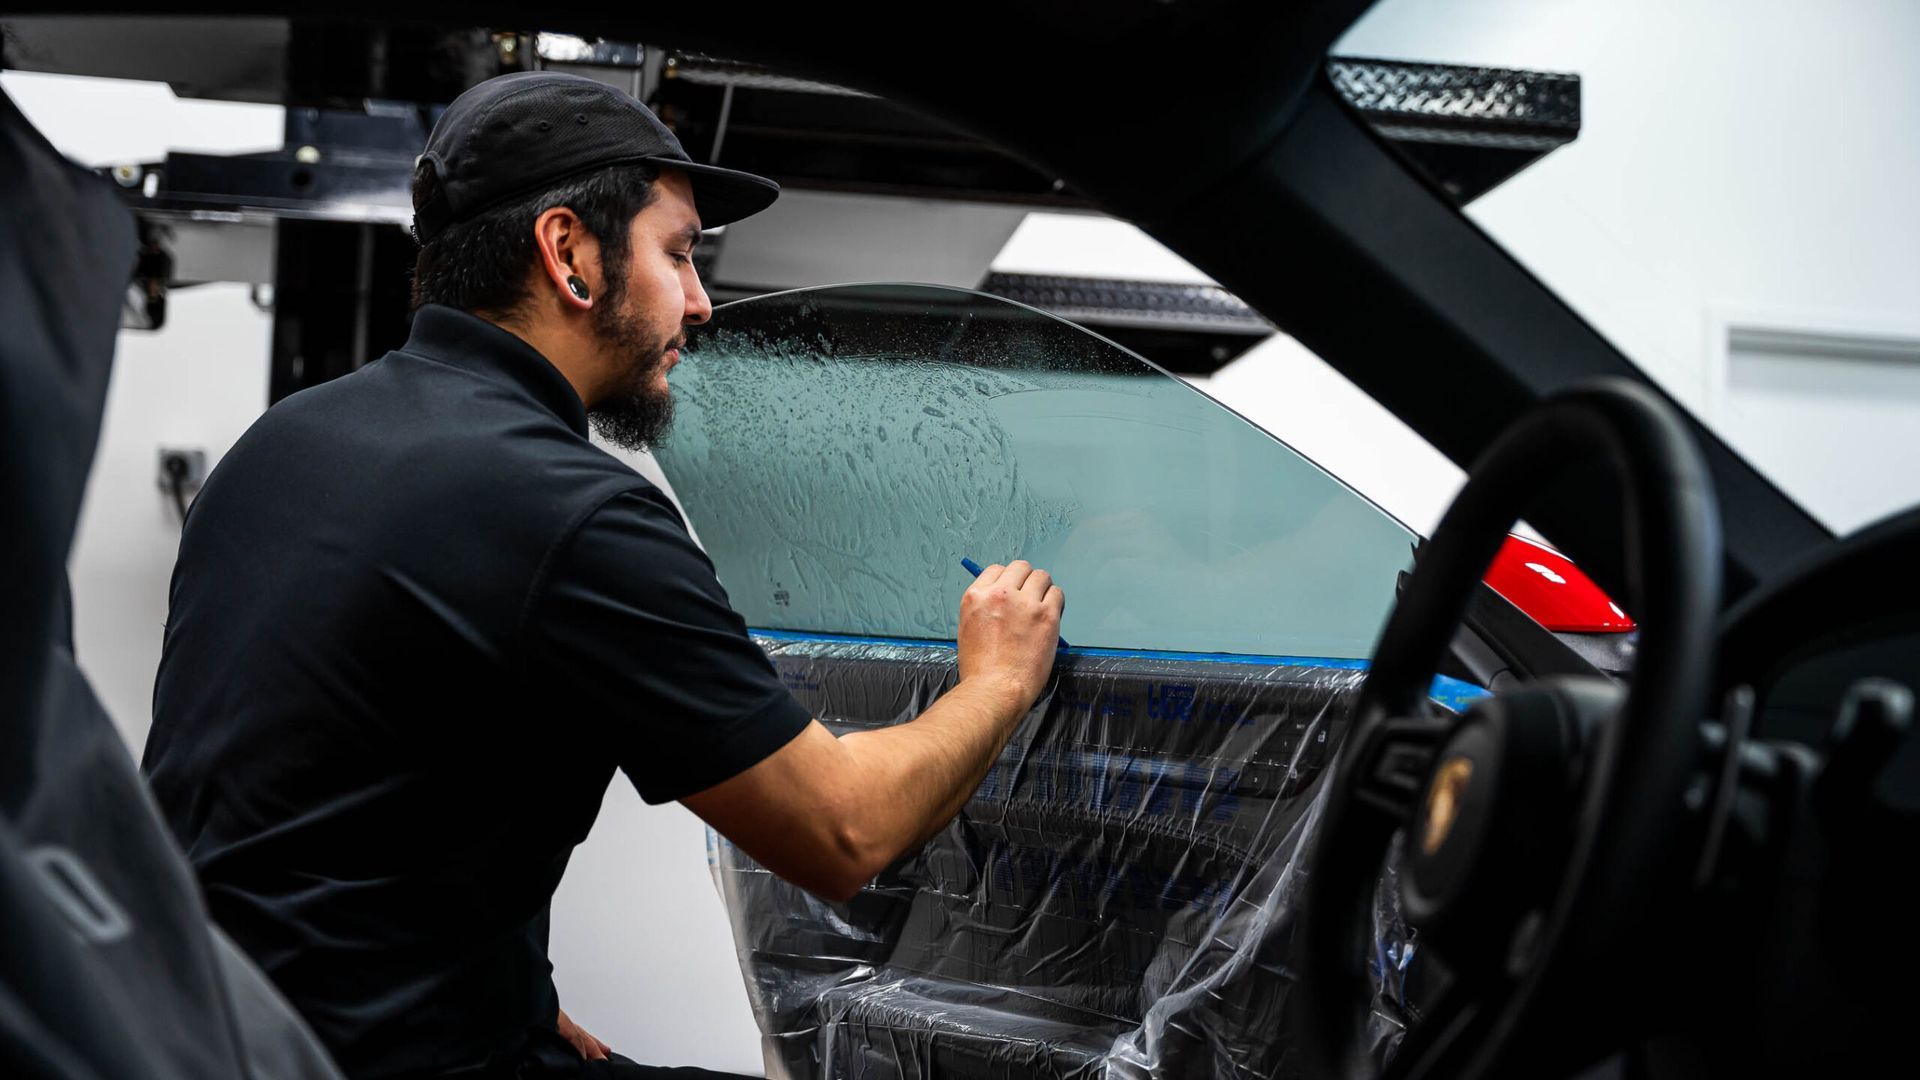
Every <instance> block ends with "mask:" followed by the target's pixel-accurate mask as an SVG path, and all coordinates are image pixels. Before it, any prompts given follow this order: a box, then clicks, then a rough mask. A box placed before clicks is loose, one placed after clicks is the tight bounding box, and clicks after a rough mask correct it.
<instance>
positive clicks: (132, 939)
mask: <svg viewBox="0 0 1920 1080" xmlns="http://www.w3.org/2000/svg"><path fill="white" fill-rule="evenodd" d="M133 261H134V222H133V219H132V216H131V214H130V213H129V212H128V210H127V209H126V208H125V207H124V206H122V205H121V204H120V202H119V200H118V198H117V197H116V196H115V194H114V192H113V189H112V185H111V184H110V183H109V182H107V181H106V180H105V179H103V178H102V177H100V176H97V175H95V174H94V173H92V172H91V171H89V170H86V169H83V168H80V167H78V166H76V165H74V164H72V163H71V162H68V161H66V160H65V159H64V158H62V157H61V156H60V154H59V153H58V152H57V151H56V150H55V149H54V148H53V146H52V145H51V144H49V143H48V142H47V141H46V140H45V139H44V138H42V137H41V135H40V134H39V132H37V131H35V130H34V129H33V127H32V125H31V124H29V123H28V122H27V119H26V117H25V116H23V115H22V114H21V113H20V111H19V109H18V108H17V107H15V105H14V103H13V101H12V100H11V99H10V98H8V97H7V96H6V94H5V92H4V91H0V310H3V311H4V312H5V318H4V320H0V506H4V507H5V508H6V516H5V520H4V524H3V525H0V936H3V938H4V942H5V946H4V948H3V949H0V1076H6V1077H9V1078H23V1080H24V1078H33V1077H61V1078H67V1080H72V1078H92V1077H97V1078H102V1080H107V1078H111V1080H121V1078H139V1077H180V1078H192V1080H208V1078H221V1077H254V1078H259V1080H305V1078H331V1077H337V1076H338V1075H339V1073H338V1072H337V1071H336V1070H335V1069H334V1067H333V1065H332V1063H331V1062H330V1061H329V1060H328V1058H327V1055H326V1052H325V1051H324V1050H323V1049H322V1048H321V1046H320V1044H319V1043H318V1041H317V1040H315V1038H314V1037H313V1035H312V1033H311V1032H310V1031H309V1030H308V1029H307V1027H306V1025H305V1024H304V1023H302V1022H301V1021H300V1019H299V1018H298V1017H297V1016H296V1015H295V1014H294V1012H293V1011H292V1009H291V1008H290V1007H289V1006H288V1005H287V1003H286V1001H285V999H283V998H282V997H281V996H280V995H279V994H278V993H277V992H276V991H275V990H274V989H273V987H272V986H271V985H270V984H269V983H268V982H267V980H266V979H265V977H263V976H262V975H261V974H260V972H259V971H258V970H257V969H256V968H255V967H254V966H253V965H252V964H251V963H250V962H248V961H247V959H246V958H245V957H244V956H243V955H242V954H241V953H240V952H239V950H238V949H236V948H235V947H234V945H233V944H232V942H230V941H229V940H228V939H227V938H226V937H225V936H224V935H222V934H221V933H220V932H219V931H218V930H217V929H216V928H214V926H213V925H212V924H211V923H210V922H209V921H208V919H207V914H206V910H205V908H204V906H203V905H202V903H201V899H200V893H199V889H198V886H197V885H196V884H195V882H194V879H193V874H192V872H191V870H190V869H189V868H188V866H187V864H186V862H185V860H184V859H183V858H182V857H181V855H180V853H179V851H178V849H177V848H176V847H175V846H174V843H173V841H172V838H171V837H170V836H169V835H168V833H167V830H166V828H165V826H164V825H163V824H162V823H161V821H160V818H159V816H158V815H157V814H156V812H155V810H154V807H153V804H152V801H151V799H150V798H149V797H148V795H147V791H146V787H145V784H144V782H143V781H142V780H141V778H140V775H139V773H138V771H137V770H136V768H135V766H134V762H133V758H132V756H131V755H130V754H129V753H128V750H127V748H126V746H125V745H124V744H123V743H122V741H121V739H120V736H119V734H118V733H117V731H116V730H115V728H114V726H113V724H112V723H111V721H110V720H109V719H108V717H107V715H106V713H105V712H104V710H103V709H102V708H101V706H100V703H99V701H98V700H97V699H96V698H95V697H94V695H93V692H92V690H91V689H90V688H89V686H88V684H87V680H86V678H85V677H84V676H83V675H82V674H81V672H80V669H79V667H78V665H77V664H76V663H75V661H74V657H73V652H72V643H71V633H70V627H69V625H68V624H69V621H70V619H69V614H68V610H69V605H68V604H67V602H66V594H65V586H64V582H65V573H64V568H65V563H66V558H67V552H68V548H69V546H70V544H71V542H72V539H73V530H74V525H75V522H76V520H77V518H78V516H79V509H80V500H81V493H82V490H83V488H84V486H85V483H86V477H87V470H88V468H89V466H90V464H91V462H92V459H93V452H94V444H95V441H96V439H97V437H98V435H99V430H100V417H101V410H102V407H103V405H104V401H105V396H106V387H107V375H108V370H109V367H110V365H111V362H112V358H113V346H114V338H115V334H116V333H117V331H118V328H119V312H120V305H121V303H122V300H123V298H124V296H125V294H126V289H127V282H128V279H129V274H130V271H131V269H132V267H133ZM155 632H156V633H157V632H158V628H155Z"/></svg>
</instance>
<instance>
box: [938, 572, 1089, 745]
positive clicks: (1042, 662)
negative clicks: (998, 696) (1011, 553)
mask: <svg viewBox="0 0 1920 1080" xmlns="http://www.w3.org/2000/svg"><path fill="white" fill-rule="evenodd" d="M1066 603H1067V598H1066V594H1064V593H1062V592H1061V591H1060V586H1058V585H1055V584H1054V583H1053V577H1052V576H1051V575H1050V574H1048V573H1047V572H1046V571H1045V570H1036V569H1034V568H1033V565H1032V564H1031V563H1028V562H1027V561H1026V560H1025V559H1015V560H1014V561H1013V562H1011V563H1009V564H1007V565H1006V566H1001V565H999V564H998V563H996V564H994V565H992V566H989V567H987V568H986V569H985V570H982V571H980V576H979V577H977V578H975V579H973V584H972V585H971V586H970V587H968V589H967V591H966V592H965V593H964V594H962V595H961V597H960V641H959V645H960V681H961V682H962V683H967V682H974V683H987V684H990V685H993V686H997V687H1001V688H1004V690H1005V692H1006V694H1007V698H1008V700H1009V701H1010V702H1012V703H1013V707H1014V709H1015V710H1017V711H1019V712H1025V711H1026V709H1027V708H1028V707H1029V706H1031V705H1032V704H1033V700H1034V699H1035V698H1037V697H1039V696H1040V691H1041V690H1042V689H1044V688H1045V687H1046V685H1047V673H1048V672H1050V671H1052V670H1053V654H1054V652H1055V650H1056V649H1057V648H1058V646H1059V644H1060V613H1061V611H1063V610H1064V609H1065V607H1066Z"/></svg>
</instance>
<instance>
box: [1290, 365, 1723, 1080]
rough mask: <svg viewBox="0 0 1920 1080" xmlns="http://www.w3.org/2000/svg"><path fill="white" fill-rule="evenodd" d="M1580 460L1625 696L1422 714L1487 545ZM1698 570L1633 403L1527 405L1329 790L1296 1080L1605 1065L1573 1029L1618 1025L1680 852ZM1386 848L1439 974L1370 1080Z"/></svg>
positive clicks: (1592, 695) (1658, 410)
mask: <svg viewBox="0 0 1920 1080" xmlns="http://www.w3.org/2000/svg"><path fill="white" fill-rule="evenodd" d="M1596 457H1597V458H1599V459H1601V460H1603V461H1604V462H1606V463H1607V464H1609V465H1610V466H1611V467H1612V469H1613V471H1614V472H1615V473H1616V474H1617V476H1618V477H1619V480H1620V487H1621V490H1622V493H1623V496H1624V503H1625V505H1624V507H1623V509H1624V515H1623V527H1624V528H1623V531H1624V533H1625V537H1626V568H1627V577H1628V581H1627V586H1628V592H1629V596H1630V603H1631V610H1632V611H1633V612H1634V613H1635V616H1636V617H1637V619H1638V620H1639V623H1640V626H1641V636H1640V643H1639V648H1638V651H1637V657H1636V663H1635V667H1634V671H1633V675H1632V685H1631V687H1630V688H1629V689H1627V690H1625V691H1624V694H1623V693H1622V691H1621V690H1620V689H1619V687H1618V686H1616V685H1615V684H1613V683H1611V682H1609V681H1607V680H1604V679H1597V678H1596V679H1584V680H1575V679H1555V680H1542V681H1539V682H1534V683H1530V684H1527V685H1524V686H1521V687H1519V688H1517V689H1515V690H1513V691H1511V692H1505V693H1501V694H1498V695H1496V696H1492V697H1489V698H1484V699H1481V700H1480V701H1478V702H1476V703H1475V704H1473V705H1472V706H1471V707H1469V708H1467V709H1466V710H1465V711H1464V712H1462V713H1461V714H1460V715H1458V716H1452V715H1436V713H1438V712H1439V710H1437V709H1434V708H1433V707H1432V706H1430V705H1429V704H1428V703H1427V693H1428V685H1429V683H1430V682H1431V680H1432V678H1433V675H1434V673H1435V671H1436V669H1437V668H1438V667H1439V665H1440V661H1441V659H1442V657H1443V656H1444V655H1445V653H1446V650H1447V648H1448V645H1449V643H1450V642H1451V640H1452V638H1453V636H1454V633H1455V629H1456V627H1457V626H1458V624H1459V622H1460V619H1461V616H1462V615H1463V613H1464V612H1465V610H1466V606H1467V603H1468V600H1469V598H1470V597H1471V596H1472V594H1473V591H1474V590H1475V589H1476V588H1478V587H1479V583H1480V579H1481V577H1482V575H1483V574H1484V573H1485V572H1486V568H1487V565H1488V563H1490V562H1491V561H1492V559H1493V556H1494V554H1495V552H1496V551H1497V550H1498V549H1499V547H1500V544H1501V543H1502V541H1503V540H1504V539H1505V537H1506V534H1507V531H1508V529H1509V528H1510V527H1511V526H1512V523H1513V522H1514V521H1515V520H1516V519H1517V518H1518V517H1519V516H1520V514H1521V513H1522V511H1524V510H1525V508H1526V506H1527V504H1528V502H1529V501H1530V500H1531V498H1532V497H1533V496H1534V495H1536V494H1537V493H1539V492H1540V491H1542V490H1543V489H1544V488H1545V487H1546V485H1547V484H1548V483H1549V482H1551V481H1553V480H1554V479H1555V478H1556V477H1557V476H1559V475H1560V474H1561V473H1562V472H1563V471H1564V470H1565V469H1566V468H1567V466H1569V465H1572V464H1575V463H1581V462H1585V461H1591V460H1593V459H1594V458H1596ZM1719 560H1720V545H1719V516H1718V508H1717V504H1716V503H1715V500H1714V496H1713V488H1712V483H1711V480H1710V478H1709V476H1708V473H1707V469H1706V464H1705V461H1704V460H1703V459H1702V457H1701V454H1700V450H1699V448H1698V446H1697V445H1696V444H1695V443H1694V441H1693V439H1692V436H1691V435H1690V433H1689V432H1688V431H1687V428H1686V426H1685V424H1684V423H1683V422H1682V420H1681V419H1680V417H1679V416H1678V415H1677V414H1676V412H1675V410H1674V408H1673V406H1672V405H1670V404H1668V403H1667V402H1666V401H1665V400H1663V399H1662V398H1661V397H1660V396H1659V395H1657V394H1655V393H1654V392H1653V391H1651V390H1649V389H1647V388H1645V387H1642V386H1640V385H1638V384H1635V383H1631V382H1628V381H1626V380H1606V381H1601V382H1596V383H1591V384H1586V385H1583V386H1582V387H1580V388H1577V389H1574V390H1571V391H1569V392H1565V393H1562V394H1559V395H1556V396H1554V397H1551V398H1549V399H1547V400H1546V401H1545V402H1543V403H1542V404H1541V405H1540V406H1539V407H1538V408H1536V409H1535V410H1534V411H1532V412H1531V413H1529V414H1528V415H1527V416H1525V417H1524V418H1522V419H1521V421H1520V422H1519V423H1517V424H1516V425H1514V426H1513V427H1512V428H1511V429H1509V430H1508V431H1507V432H1506V433H1505V434H1504V435H1502V436H1501V437H1500V439H1499V440H1498V441H1496V442H1495V443H1494V445H1493V446H1492V447H1491V448H1490V449H1488V451H1487V452H1486V454H1485V455H1484V456H1483V457H1482V458H1481V460H1480V461H1479V462H1478V463H1477V464H1475V466H1474V468H1473V470H1472V473H1471V475H1470V476H1469V477H1468V479H1467V483H1466V486H1465V487H1464V488H1463V489H1462V490H1461V492H1460V495H1459V497H1458V498H1457V499H1455V500H1454V503H1453V505H1452V506H1451V507H1450V508H1449V509H1448V510H1447V513H1446V517H1445V518H1444V519H1443V520H1442V521H1441V523H1440V526H1439V528H1438V529H1436V530H1435V532H1434V535H1433V539H1432V541H1431V542H1430V543H1429V544H1428V546H1427V548H1426V550H1425V551H1424V552H1423V553H1422V555H1421V557H1420V559H1419V562H1418V564H1417V565H1416V567H1415V568H1414V571H1413V575H1412V578H1411V580H1410V581H1409V582H1408V584H1407V586H1406V589H1405V591H1404V592H1403V594H1402V595H1401V597H1400V601H1399V603H1398V605H1397V606H1396V607H1395V608H1394V611H1393V615H1392V617H1391V618H1390V619H1389V620H1388V622H1387V626H1386V629H1385V631H1384V632H1383V633H1382V635H1381V638H1380V643H1379V646H1378V648H1377V649H1376V651H1375V654H1374V658H1373V662H1372V665H1371V667H1370V669H1369V673H1368V675H1367V679H1366V682H1365V683H1364V684H1363V686H1362V687H1361V690H1360V695H1359V699H1358V703H1357V706H1356V712H1355V719H1354V726H1353V727H1352V729H1351V732H1350V734H1349V735H1348V737H1347V739H1346V741H1345V744H1344V745H1343V747H1342V748H1341V750H1340V751H1339V756H1338V760H1337V761H1336V763H1335V766H1334V768H1333V769H1332V770H1331V771H1330V774H1329V781H1328V782H1329V784H1330V788H1329V790H1328V791H1327V792H1326V802H1325V804H1324V806H1323V808H1322V815H1323V816H1322V819H1321V823H1320V824H1321V828H1320V833H1319V838H1318V840H1317V841H1316V843H1315V847H1314V850H1313V852H1312V854H1311V856H1310V861H1309V863H1308V868H1309V869H1308V874H1307V879H1306V883H1305V891H1304V894H1303V898H1302V902H1301V914H1300V934H1301V940H1302V945H1303V951H1302V952H1301V954H1300V968H1301V970H1300V974H1299V981H1298V984H1297V986H1298V990H1297V992H1298V993H1300V994H1302V995H1303V997H1302V1000H1301V1009H1300V1013H1299V1018H1300V1020H1301V1021H1303V1024H1302V1027H1301V1028H1300V1030H1299V1032H1298V1037H1299V1040H1300V1046H1301V1049H1302V1051H1303V1052H1304V1053H1305V1054H1306V1056H1307V1062H1308V1064H1309V1066H1310V1068H1311V1069H1312V1073H1311V1075H1315V1076H1339V1077H1343V1078H1344V1077H1356V1078H1357V1077H1372V1076H1375V1075H1379V1076H1383V1077H1393V1078H1401V1077H1407V1078H1411V1077H1449V1078H1451V1077H1473V1076H1488V1075H1525V1076H1545V1075H1552V1073H1551V1072H1550V1071H1549V1070H1551V1069H1553V1068H1556V1067H1559V1066H1562V1065H1572V1064H1576V1063H1578V1062H1580V1061H1581V1060H1583V1059H1586V1060H1590V1059H1591V1058H1593V1057H1595V1056H1597V1055H1598V1053H1599V1052H1601V1051H1603V1050H1605V1049H1606V1047H1604V1046H1601V1045H1597V1044H1596V1043H1595V1036H1596V1034H1598V1032H1596V1031H1595V1029H1596V1028H1597V1027H1599V1026H1601V1025H1599V1024H1596V1023H1594V1022H1593V1021H1594V1020H1595V1019H1596V1018H1597V1017H1596V1014H1595V1012H1594V1010H1596V1009H1605V1010H1606V1011H1605V1014H1604V1015H1605V1017H1606V1019H1607V1020H1608V1021H1617V1020H1618V1018H1619V1017H1621V1015H1622V1014H1623V1013H1625V1012H1628V1011H1630V1010H1631V1008H1632V1004H1631V1001H1621V1000H1617V995H1616V994H1615V993H1613V992H1610V991H1608V990H1606V989H1605V988H1607V987H1608V986H1609V985H1612V986H1613V988H1614V990H1616V991H1617V990H1619V989H1621V986H1620V984H1618V983H1615V982H1614V980H1616V979H1619V978H1621V977H1622V976H1624V975H1625V974H1626V973H1627V972H1628V971H1630V970H1631V967H1632V964H1633V962H1634V960H1635V959H1637V958H1641V957H1644V956H1645V954H1646V952H1647V950H1648V947H1649V945H1650V943H1651V942H1652V941H1653V940H1654V939H1655V938H1657V932H1656V931H1657V928H1658V918H1659V916H1660V914H1661V910H1660V909H1661V904H1662V898H1670V897H1673V896H1674V895H1675V890H1674V885H1675V882H1676V881H1679V880H1684V878H1685V869H1684V868H1683V864H1685V863H1686V862H1687V860H1688V858H1689V856H1690V855H1693V854H1697V850H1696V849H1695V848H1694V847H1693V846H1692V845H1691V844H1690V843H1689V841H1688V840H1687V839H1686V838H1687V836H1688V835H1690V834H1689V832H1688V830H1687V829H1686V828H1685V823H1686V820H1687V819H1688V817H1689V814H1688V811H1687V797H1688V787H1689V784H1690V783H1691V782H1692V779H1693V776H1694V767H1695V765H1696V763H1697V757H1698V752H1699V746H1700V722H1701V720H1702V719H1704V718H1705V717H1706V715H1707V712H1706V709H1705V706H1706V695H1707V684H1708V678H1709V672H1710V670H1711V668H1712V658H1713V654H1712V643H1713V637H1712V627H1713V620H1714V618H1715V615H1716V612H1717V610H1718V607H1719V591H1720V578H1719V567H1720V561H1719ZM1396 837H1398V839H1397V840H1396ZM1395 847H1397V851H1396V857H1397V859H1398V862H1399V873H1398V875H1397V876H1398V879H1399V884H1398V888H1399V901H1400V910H1401V913H1402V915H1403V916H1404V918H1405V919H1406V921H1407V923H1408V924H1409V925H1410V926H1412V927H1413V928H1414V929H1415V930H1416V932H1417V941H1418V949H1419V955H1420V958H1421V959H1422V960H1423V961H1426V960H1428V959H1429V957H1437V958H1438V959H1439V961H1440V965H1439V966H1440V967H1441V968H1442V969H1444V971H1445V972H1447V973H1448V975H1449V976H1450V977H1449V978H1448V979H1447V980H1446V981H1445V983H1444V985H1442V986H1440V987H1439V988H1438V991H1437V995H1436V996H1435V998H1434V1000H1432V1001H1431V1002H1430V1003H1429V1004H1428V1006H1427V1007H1426V1008H1425V1009H1424V1010H1422V1012H1421V1014H1420V1015H1419V1016H1418V1017H1416V1018H1415V1020H1414V1022H1413V1024H1412V1025H1411V1026H1410V1028H1409V1029H1408V1030H1407V1031H1406V1033H1405V1034H1404V1036H1403V1037H1402V1038H1401V1041H1400V1044H1399V1046H1398V1048H1397V1050H1396V1052H1395V1053H1394V1054H1393V1055H1392V1056H1391V1057H1390V1058H1389V1060H1388V1061H1387V1063H1386V1065H1385V1066H1384V1069H1382V1068H1380V1066H1378V1065H1377V1064H1376V1062H1375V1061H1374V1060H1373V1057H1372V1055H1371V1053H1370V1052H1369V1051H1368V1049H1367V1046H1366V1040H1365V1031H1366V1020H1367V1016H1368V1013H1369V1008H1370V1001H1371V993H1370V989H1369V987H1370V984H1369V980H1368V976H1367V959H1368V958H1369V957H1370V956H1372V955H1373V932H1372V919H1371V913H1372V911H1373V904H1374V897H1375V890H1376V888H1377V887H1378V883H1379V881H1380V878H1381V868H1382V863H1383V861H1384V860H1385V859H1386V858H1387V856H1388V854H1389V849H1390V848H1395ZM1625 988H1626V989H1627V990H1629V991H1630V992H1631V991H1632V986H1631V984H1626V986H1625ZM1651 989H1652V988H1647V987H1643V988H1642V989H1641V990H1640V991H1639V996H1640V997H1642V998H1645V997H1649V996H1652V995H1651V993H1650V990H1651Z"/></svg>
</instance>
